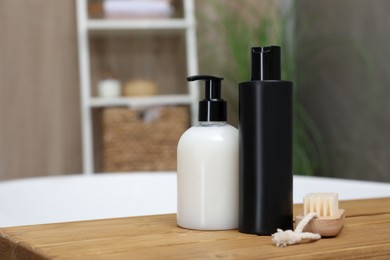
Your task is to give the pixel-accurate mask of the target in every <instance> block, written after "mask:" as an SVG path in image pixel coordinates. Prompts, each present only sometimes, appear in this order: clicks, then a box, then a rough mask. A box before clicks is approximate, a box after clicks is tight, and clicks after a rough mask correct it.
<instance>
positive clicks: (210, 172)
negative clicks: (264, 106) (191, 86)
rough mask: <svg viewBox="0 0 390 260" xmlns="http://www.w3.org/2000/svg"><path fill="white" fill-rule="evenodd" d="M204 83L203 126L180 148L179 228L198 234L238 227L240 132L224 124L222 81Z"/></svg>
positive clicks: (187, 136)
mask: <svg viewBox="0 0 390 260" xmlns="http://www.w3.org/2000/svg"><path fill="white" fill-rule="evenodd" d="M187 80H188V81H195V80H205V82H206V86H205V87H206V92H205V99H204V100H202V101H200V102H199V124H198V125H197V126H193V127H191V128H190V129H188V130H187V131H186V132H184V134H183V135H182V136H181V138H180V140H179V144H178V147H177V189H178V193H177V200H178V201H177V224H178V225H179V226H180V227H183V228H188V229H198V230H225V229H235V228H238V215H239V206H238V199H239V197H238V196H239V194H238V192H239V183H238V182H239V175H238V174H239V165H238V160H239V154H238V130H237V128H235V127H233V126H231V125H229V124H227V123H226V119H227V115H226V101H225V100H223V99H221V80H222V78H218V77H213V76H207V75H199V76H192V77H188V78H187Z"/></svg>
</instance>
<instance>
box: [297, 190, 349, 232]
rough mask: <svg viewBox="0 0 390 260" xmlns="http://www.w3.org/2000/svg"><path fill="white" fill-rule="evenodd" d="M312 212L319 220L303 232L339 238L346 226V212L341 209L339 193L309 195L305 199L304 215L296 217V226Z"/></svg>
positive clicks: (311, 223) (315, 220)
mask: <svg viewBox="0 0 390 260" xmlns="http://www.w3.org/2000/svg"><path fill="white" fill-rule="evenodd" d="M310 212H315V213H316V214H317V218H315V219H313V220H311V221H310V223H309V224H308V225H307V226H306V227H305V229H304V230H303V231H304V232H312V233H317V234H320V235H321V236H322V237H332V236H337V235H338V234H339V233H340V230H341V228H342V227H343V225H344V219H345V210H343V209H339V200H338V194H337V193H309V194H307V195H306V196H305V197H304V198H303V214H302V215H299V216H296V217H295V224H296V225H298V223H299V222H300V221H301V220H302V218H303V217H304V216H306V215H307V214H309V213H310Z"/></svg>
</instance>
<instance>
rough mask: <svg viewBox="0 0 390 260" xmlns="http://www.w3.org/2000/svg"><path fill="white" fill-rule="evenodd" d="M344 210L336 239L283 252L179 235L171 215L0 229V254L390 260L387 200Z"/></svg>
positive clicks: (236, 237)
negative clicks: (344, 217) (368, 259)
mask: <svg viewBox="0 0 390 260" xmlns="http://www.w3.org/2000/svg"><path fill="white" fill-rule="evenodd" d="M342 206H343V208H345V209H346V211H347V212H351V214H349V215H347V218H346V221H345V225H344V228H343V229H342V230H341V233H340V234H339V235H338V236H337V237H335V238H328V239H321V240H319V241H317V242H311V243H304V244H300V245H294V246H289V247H287V248H277V247H275V246H274V245H273V244H272V242H271V238H270V237H269V236H255V235H248V234H242V233H239V232H238V231H237V230H228V231H195V230H186V229H182V228H179V227H177V225H176V217H175V215H172V214H171V215H156V216H145V217H133V218H121V219H106V220H95V221H84V222H73V223H60V224H48V225H35V226H25V227H11V228H3V229H0V254H2V257H3V258H4V259H25V258H24V257H26V258H27V256H28V257H30V256H31V258H32V259H209V258H212V259H214V258H228V259H243V258H244V259H259V258H276V257H278V258H283V259H296V258H302V259H331V258H343V259H352V258H356V257H360V258H366V257H374V258H379V259H381V258H383V259H386V258H387V259H388V258H389V257H390V232H389V230H390V198H385V199H373V200H361V201H343V202H342ZM356 206H358V207H359V208H360V209H361V210H359V211H356V210H354V208H355V207H356ZM375 206H376V207H377V208H378V209H380V210H379V212H378V213H376V211H375V209H374V208H375ZM301 207H302V206H301V205H298V206H295V207H294V213H295V214H296V213H297V212H300V211H301ZM365 209H367V210H365ZM3 258H2V259H3Z"/></svg>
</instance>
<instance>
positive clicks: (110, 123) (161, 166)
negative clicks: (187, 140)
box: [101, 106, 189, 172]
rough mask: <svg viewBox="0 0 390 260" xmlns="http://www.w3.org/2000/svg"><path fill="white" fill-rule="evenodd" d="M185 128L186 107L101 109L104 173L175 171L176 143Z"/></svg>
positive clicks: (186, 118) (186, 126) (187, 112)
mask: <svg viewBox="0 0 390 260" xmlns="http://www.w3.org/2000/svg"><path fill="white" fill-rule="evenodd" d="M188 126H189V109H188V107H187V106H170V107H158V108H149V109H145V110H139V111H137V110H131V109H128V108H105V109H103V111H102V131H103V133H102V136H103V140H102V160H101V161H102V170H103V172H122V171H175V170H176V148H177V143H178V141H179V138H180V136H181V135H182V134H183V132H184V131H185V130H186V129H187V128H188Z"/></svg>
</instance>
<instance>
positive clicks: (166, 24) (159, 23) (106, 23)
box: [87, 18, 189, 31]
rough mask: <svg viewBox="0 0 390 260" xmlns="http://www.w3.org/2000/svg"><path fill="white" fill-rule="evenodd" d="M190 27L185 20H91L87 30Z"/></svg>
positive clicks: (176, 28) (180, 28) (182, 28)
mask: <svg viewBox="0 0 390 260" xmlns="http://www.w3.org/2000/svg"><path fill="white" fill-rule="evenodd" d="M188 26H189V22H188V21H187V20H185V19H172V18H171V19H152V20H151V19H136V20H113V19H112V20H109V19H107V20H104V19H89V20H88V22H87V28H88V29H89V30H91V31H104V30H184V29H186V28H187V27H188Z"/></svg>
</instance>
